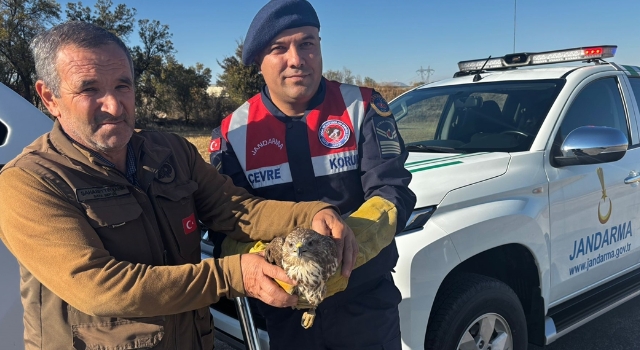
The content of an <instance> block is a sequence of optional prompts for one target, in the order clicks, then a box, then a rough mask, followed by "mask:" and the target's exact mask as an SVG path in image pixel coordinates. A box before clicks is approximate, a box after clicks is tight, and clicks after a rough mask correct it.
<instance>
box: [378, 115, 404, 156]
mask: <svg viewBox="0 0 640 350" xmlns="http://www.w3.org/2000/svg"><path fill="white" fill-rule="evenodd" d="M374 123H375V126H376V137H377V138H378V146H379V147H380V156H381V157H382V158H383V159H386V158H393V157H395V156H397V155H399V154H400V139H399V138H398V131H397V130H396V125H395V123H394V122H393V120H389V119H387V118H380V117H378V118H374Z"/></svg>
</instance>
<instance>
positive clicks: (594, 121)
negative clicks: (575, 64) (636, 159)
mask: <svg viewBox="0 0 640 350" xmlns="http://www.w3.org/2000/svg"><path fill="white" fill-rule="evenodd" d="M589 125H591V126H608V127H611V128H616V129H619V130H620V131H622V133H623V134H625V135H626V136H627V140H629V141H630V140H631V137H630V136H629V126H628V123H627V117H626V115H625V111H624V107H623V104H622V97H621V96H620V89H619V88H618V80H617V79H616V78H614V77H611V78H604V79H599V80H596V81H594V82H592V83H590V84H589V85H587V86H586V87H585V88H584V89H582V91H580V92H579V94H578V97H576V99H574V100H573V103H572V104H571V106H570V107H569V111H568V112H567V114H566V115H565V116H564V119H563V120H562V124H561V125H560V130H559V131H558V133H559V135H558V136H560V138H561V139H560V140H559V141H560V143H561V142H563V141H564V139H565V138H566V137H567V135H568V134H569V133H570V132H571V131H573V130H575V129H576V128H578V127H581V126H589Z"/></svg>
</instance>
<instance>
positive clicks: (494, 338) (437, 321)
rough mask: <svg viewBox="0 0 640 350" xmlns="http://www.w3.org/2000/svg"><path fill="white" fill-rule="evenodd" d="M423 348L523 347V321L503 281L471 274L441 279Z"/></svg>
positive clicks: (482, 349) (498, 349)
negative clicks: (441, 282)
mask: <svg viewBox="0 0 640 350" xmlns="http://www.w3.org/2000/svg"><path fill="white" fill-rule="evenodd" d="M424 348H425V349H426V350H471V349H473V350H526V349H527V322H526V319H525V316H524V311H523V309H522V305H521V304H520V300H519V299H518V296H517V295H516V293H514V291H513V290H512V289H511V288H509V286H508V285H506V284H505V283H503V282H501V281H499V280H497V279H494V278H491V277H487V276H482V275H478V274H473V273H463V274H459V275H457V276H455V277H453V278H452V279H450V280H449V281H447V282H445V285H444V286H443V289H442V290H441V291H440V292H438V297H437V298H436V301H435V303H434V309H433V310H432V313H431V317H430V318H429V325H428V326H427V333H426V335H425V343H424Z"/></svg>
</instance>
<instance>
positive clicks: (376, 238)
mask: <svg viewBox="0 0 640 350" xmlns="http://www.w3.org/2000/svg"><path fill="white" fill-rule="evenodd" d="M344 221H345V222H346V223H347V225H349V227H351V230H353V233H354V234H355V235H356V241H357V242H358V257H357V258H356V264H355V268H358V267H360V266H362V265H364V264H365V263H366V262H367V261H369V260H371V259H373V258H375V257H376V256H377V255H378V254H379V253H380V251H381V250H382V249H383V248H384V247H386V246H388V245H389V244H390V243H391V241H392V240H393V237H395V234H396V225H397V222H398V210H397V209H396V206H395V205H393V203H391V202H389V201H388V200H386V199H384V198H382V197H378V196H375V197H371V198H370V199H369V200H367V201H366V202H364V203H362V205H361V206H360V208H358V210H356V211H355V212H354V213H352V214H351V215H349V217H348V218H346V219H345V220H344ZM340 270H341V269H340V267H338V271H337V272H336V273H335V274H334V275H333V276H331V277H329V280H328V281H327V294H326V296H325V298H326V297H330V296H332V295H334V294H336V293H338V292H342V291H343V290H345V289H346V288H347V284H348V282H349V279H348V278H346V277H344V276H342V275H341V274H340V272H341V271H340Z"/></svg>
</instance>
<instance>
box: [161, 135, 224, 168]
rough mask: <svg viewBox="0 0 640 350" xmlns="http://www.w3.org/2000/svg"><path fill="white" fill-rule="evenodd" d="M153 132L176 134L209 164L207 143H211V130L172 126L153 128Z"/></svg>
mask: <svg viewBox="0 0 640 350" xmlns="http://www.w3.org/2000/svg"><path fill="white" fill-rule="evenodd" d="M153 129H154V130H158V131H168V132H173V133H176V134H178V135H180V136H182V137H184V138H185V139H187V140H188V141H189V142H191V143H192V144H193V145H194V146H196V148H197V149H198V151H199V152H200V155H201V156H202V158H204V160H205V161H206V162H207V163H209V141H211V130H212V129H213V128H212V129H202V128H192V127H186V126H178V127H176V126H174V127H155V128H153Z"/></svg>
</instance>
